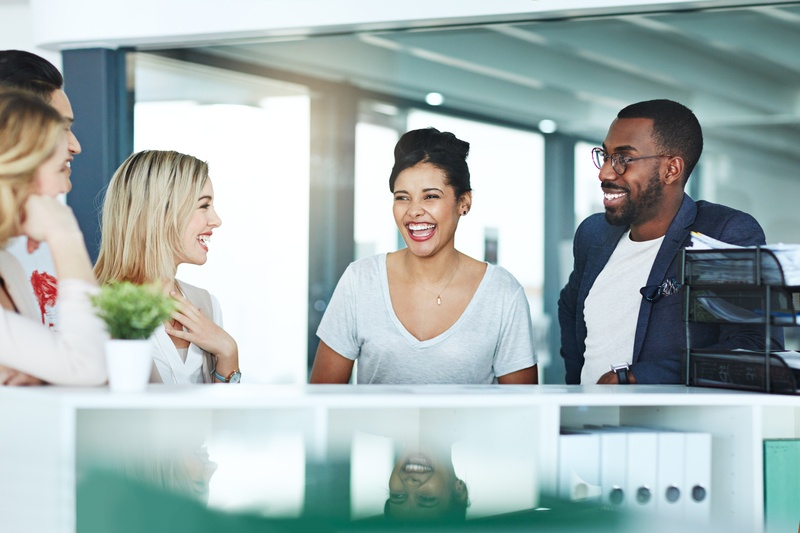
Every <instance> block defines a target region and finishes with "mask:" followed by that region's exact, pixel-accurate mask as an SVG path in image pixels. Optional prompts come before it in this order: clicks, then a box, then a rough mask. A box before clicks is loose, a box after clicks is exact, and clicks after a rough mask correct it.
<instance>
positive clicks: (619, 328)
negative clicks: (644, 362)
mask: <svg viewBox="0 0 800 533" xmlns="http://www.w3.org/2000/svg"><path fill="white" fill-rule="evenodd" d="M663 241H664V237H659V238H658V239H653V240H651V241H643V242H636V241H632V240H631V239H630V231H627V232H625V234H624V235H623V236H622V238H621V239H620V240H619V243H618V244H617V247H616V248H615V249H614V253H612V254H611V257H610V258H609V260H608V263H606V266H605V267H603V270H602V271H601V272H600V275H599V276H597V279H596V280H595V281H594V285H592V288H591V289H589V294H588V295H587V296H586V302H585V304H584V305H585V307H584V310H583V315H584V317H585V320H586V330H587V333H586V351H585V352H584V362H583V369H582V370H581V383H582V384H592V383H597V380H598V379H600V376H602V375H603V374H605V373H606V372H608V371H609V370H611V365H612V364H613V365H618V364H622V363H631V358H632V356H633V340H634V336H635V335H636V324H638V322H639V307H640V306H641V305H642V294H641V293H640V292H639V290H640V289H641V288H642V287H644V286H645V285H647V278H648V276H649V275H650V270H652V268H653V263H654V262H655V260H656V255H657V254H658V250H659V249H660V248H661V243H662V242H663Z"/></svg>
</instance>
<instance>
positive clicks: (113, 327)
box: [92, 281, 175, 339]
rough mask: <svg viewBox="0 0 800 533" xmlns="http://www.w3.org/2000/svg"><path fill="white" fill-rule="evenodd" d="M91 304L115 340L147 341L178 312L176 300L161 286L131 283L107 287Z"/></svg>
mask: <svg viewBox="0 0 800 533" xmlns="http://www.w3.org/2000/svg"><path fill="white" fill-rule="evenodd" d="M92 304H93V305H94V307H95V309H96V310H97V316H99V317H100V318H102V319H103V320H104V321H105V323H106V327H107V328H108V333H109V334H110V335H111V338H112V339H147V338H149V337H150V335H152V334H153V331H155V329H156V328H157V327H158V326H159V324H161V323H163V322H164V321H165V320H167V319H168V318H169V317H170V315H171V314H172V311H174V310H175V300H173V299H172V298H170V297H169V296H167V295H165V294H164V293H163V292H162V291H161V287H159V286H158V285H155V284H150V285H136V284H134V283H131V282H129V281H120V282H114V283H110V284H108V285H104V286H103V287H101V288H100V293H99V294H96V295H94V296H92Z"/></svg>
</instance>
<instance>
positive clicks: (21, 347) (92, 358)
mask: <svg viewBox="0 0 800 533" xmlns="http://www.w3.org/2000/svg"><path fill="white" fill-rule="evenodd" d="M98 290H99V289H98V288H97V287H96V286H94V285H92V284H90V283H87V282H85V281H82V280H77V279H62V280H59V282H58V305H59V308H60V319H59V331H57V332H55V331H50V330H49V329H48V328H46V327H45V326H43V325H42V324H40V323H37V322H36V321H34V320H31V319H30V318H27V317H24V316H21V315H18V314H17V313H13V312H9V311H6V310H2V309H0V364H2V365H4V366H7V367H10V368H13V369H14V370H18V371H20V372H24V373H26V374H30V375H31V376H35V377H37V378H39V379H43V380H44V381H47V382H49V383H52V384H55V385H102V384H104V383H105V382H106V379H107V376H106V363H105V353H104V350H105V340H106V339H107V338H108V334H107V333H106V329H105V324H104V323H103V321H102V320H101V319H100V318H99V317H97V316H96V315H95V312H94V308H93V307H92V304H91V301H90V300H89V295H90V294H92V293H96V292H97V291H98Z"/></svg>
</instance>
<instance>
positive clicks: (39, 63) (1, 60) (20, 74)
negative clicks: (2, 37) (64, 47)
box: [0, 50, 64, 102]
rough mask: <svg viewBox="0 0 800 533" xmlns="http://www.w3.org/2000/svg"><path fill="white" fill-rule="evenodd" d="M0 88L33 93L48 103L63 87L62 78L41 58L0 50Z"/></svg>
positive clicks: (54, 68) (24, 53) (20, 51)
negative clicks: (54, 93) (55, 92)
mask: <svg viewBox="0 0 800 533" xmlns="http://www.w3.org/2000/svg"><path fill="white" fill-rule="evenodd" d="M0 87H9V88H14V89H20V90H23V91H28V92H31V93H34V94H35V95H37V96H39V97H40V98H42V99H43V100H44V101H46V102H49V101H50V99H51V97H52V95H53V92H54V91H57V90H59V89H62V88H63V87H64V77H63V76H61V73H60V72H59V71H58V69H57V68H56V67H55V66H54V65H53V64H52V63H50V62H49V61H48V60H46V59H45V58H43V57H40V56H37V55H36V54H32V53H30V52H26V51H24V50H0Z"/></svg>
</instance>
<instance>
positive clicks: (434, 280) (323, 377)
mask: <svg viewBox="0 0 800 533" xmlns="http://www.w3.org/2000/svg"><path fill="white" fill-rule="evenodd" d="M468 152H469V144H468V143H466V142H464V141H461V140H459V139H457V138H456V137H455V136H454V135H453V134H452V133H447V132H445V133H442V132H439V131H438V130H436V129H434V128H427V129H423V130H414V131H410V132H408V133H406V134H405V135H403V136H402V137H401V138H400V140H399V141H398V143H397V146H396V147H395V164H394V168H393V169H392V174H391V176H390V178H389V187H390V189H391V191H392V193H393V195H394V207H393V213H394V218H395V222H396V224H397V228H398V230H399V231H400V234H401V235H402V237H403V240H404V241H405V243H406V248H404V249H403V250H400V251H397V252H393V253H389V254H380V255H377V256H374V257H370V258H367V259H362V260H360V261H356V262H354V263H353V264H351V265H350V266H349V267H348V269H347V270H346V271H345V273H344V275H343V276H342V279H341V280H339V284H338V285H337V287H336V291H335V292H334V294H333V297H332V298H331V301H330V304H329V306H328V308H327V310H326V311H325V316H324V317H323V318H322V322H321V324H320V326H319V329H318V330H317V336H318V337H319V338H320V344H319V347H318V349H317V356H316V359H315V361H314V366H313V368H312V370H311V382H312V383H347V382H349V380H350V375H351V373H352V369H353V363H354V361H355V360H358V361H359V364H358V383H403V384H421V383H470V384H481V383H503V384H506V383H507V384H514V383H517V384H535V383H537V382H538V375H537V368H536V362H537V359H536V353H535V349H534V344H533V328H532V325H531V319H530V309H529V307H528V301H527V299H526V297H525V293H524V291H523V289H522V286H520V284H519V282H518V281H517V280H516V279H514V277H513V276H512V275H511V274H509V273H508V272H507V271H506V270H504V269H503V268H501V267H496V266H493V265H490V264H487V263H484V262H481V261H477V260H475V259H472V258H471V257H469V256H467V255H464V254H462V253H461V252H459V251H458V250H456V249H455V245H454V237H455V232H456V229H457V227H458V221H459V219H460V218H461V217H462V216H466V215H467V213H468V212H469V210H470V208H471V206H472V192H471V189H470V184H469V168H468V166H467V163H466V157H467V154H468Z"/></svg>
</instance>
